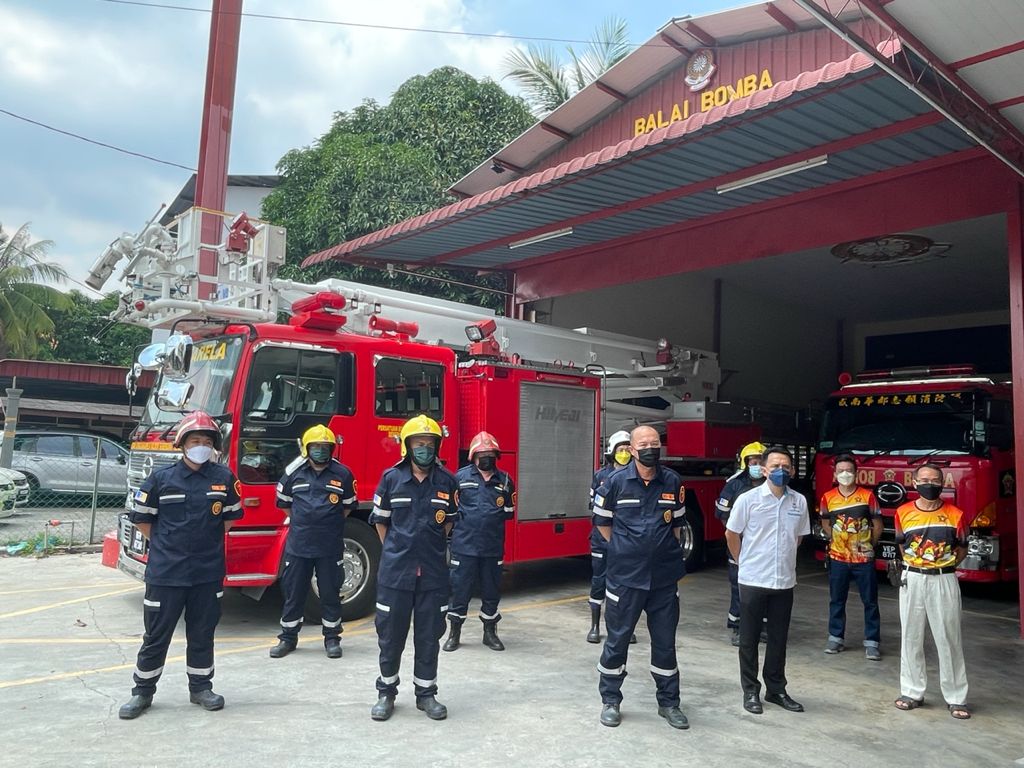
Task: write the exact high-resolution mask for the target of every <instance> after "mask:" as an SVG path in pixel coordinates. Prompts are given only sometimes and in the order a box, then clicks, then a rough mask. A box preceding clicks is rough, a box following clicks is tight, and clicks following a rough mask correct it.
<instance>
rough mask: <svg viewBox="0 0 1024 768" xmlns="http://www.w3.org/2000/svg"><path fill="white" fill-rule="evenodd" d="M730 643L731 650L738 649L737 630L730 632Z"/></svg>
mask: <svg viewBox="0 0 1024 768" xmlns="http://www.w3.org/2000/svg"><path fill="white" fill-rule="evenodd" d="M731 642H732V647H733V648H739V647H740V631H739V630H738V629H734V630H733V631H732V641H731Z"/></svg>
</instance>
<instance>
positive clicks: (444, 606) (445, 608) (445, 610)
mask: <svg viewBox="0 0 1024 768" xmlns="http://www.w3.org/2000/svg"><path fill="white" fill-rule="evenodd" d="M447 611H448V606H447V605H442V606H441V613H446V612H447Z"/></svg>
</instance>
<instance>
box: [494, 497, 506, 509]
mask: <svg viewBox="0 0 1024 768" xmlns="http://www.w3.org/2000/svg"><path fill="white" fill-rule="evenodd" d="M494 503H495V504H496V505H497V506H499V507H504V506H505V497H504V496H499V497H498V498H496V499H495V500H494Z"/></svg>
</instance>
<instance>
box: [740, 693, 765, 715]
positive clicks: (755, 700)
mask: <svg viewBox="0 0 1024 768" xmlns="http://www.w3.org/2000/svg"><path fill="white" fill-rule="evenodd" d="M743 708H744V709H745V710H747V712H749V713H750V714H752V715H760V714H762V713H763V712H764V707H762V706H761V697H760V696H758V695H757V694H756V693H744V694H743Z"/></svg>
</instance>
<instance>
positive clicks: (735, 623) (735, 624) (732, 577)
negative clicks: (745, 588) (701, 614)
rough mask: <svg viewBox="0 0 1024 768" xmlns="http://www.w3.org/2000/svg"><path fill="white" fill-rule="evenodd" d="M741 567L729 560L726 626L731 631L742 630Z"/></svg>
mask: <svg viewBox="0 0 1024 768" xmlns="http://www.w3.org/2000/svg"><path fill="white" fill-rule="evenodd" d="M739 575H740V567H739V566H738V565H736V563H735V562H733V559H732V558H731V557H730V558H729V613H728V615H727V616H726V619H725V626H726V627H728V628H729V629H739V628H740V583H739Z"/></svg>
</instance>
